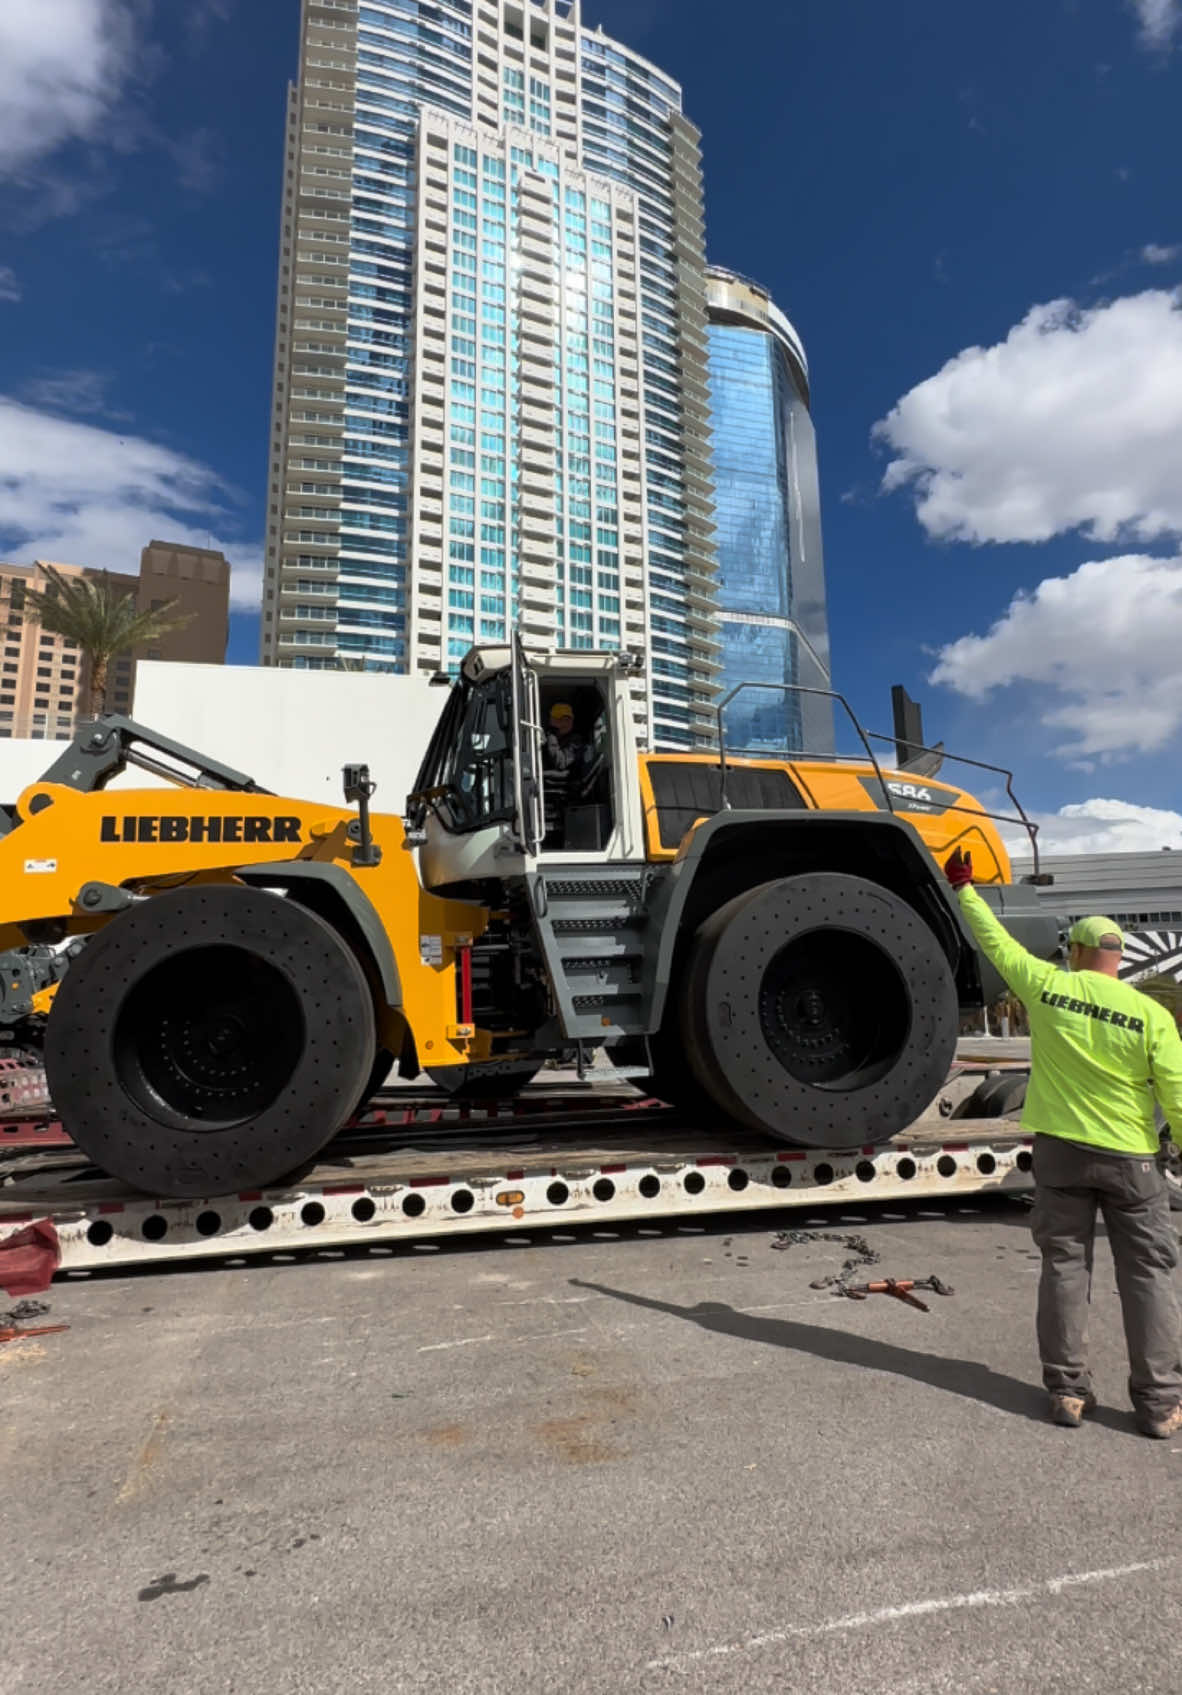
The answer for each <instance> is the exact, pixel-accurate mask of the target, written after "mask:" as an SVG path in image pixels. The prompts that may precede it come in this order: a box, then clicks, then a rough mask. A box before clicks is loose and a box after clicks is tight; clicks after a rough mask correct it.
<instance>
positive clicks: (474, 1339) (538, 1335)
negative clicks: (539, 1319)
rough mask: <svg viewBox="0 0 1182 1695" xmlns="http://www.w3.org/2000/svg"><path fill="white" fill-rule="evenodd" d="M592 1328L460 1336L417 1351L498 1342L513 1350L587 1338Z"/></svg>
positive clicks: (438, 1350) (437, 1350)
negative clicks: (513, 1348) (521, 1345)
mask: <svg viewBox="0 0 1182 1695" xmlns="http://www.w3.org/2000/svg"><path fill="white" fill-rule="evenodd" d="M590 1328H591V1326H590V1325H589V1324H580V1325H577V1326H575V1327H574V1328H572V1329H569V1330H536V1331H535V1332H534V1333H533V1335H532V1336H460V1337H457V1338H456V1340H455V1341H454V1342H428V1343H427V1345H426V1347H423V1348H418V1349H416V1350H415V1351H416V1352H417V1353H420V1354H436V1353H439V1352H440V1350H441V1349H443V1348H473V1347H475V1346H476V1345H477V1343H479V1342H496V1343H498V1344H499V1345H500V1346H501V1347H502V1348H512V1347H515V1346H520V1344H521V1343H522V1342H554V1341H561V1340H562V1339H563V1338H564V1337H566V1336H585V1335H586V1334H587V1332H588V1330H590Z"/></svg>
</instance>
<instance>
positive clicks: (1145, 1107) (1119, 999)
mask: <svg viewBox="0 0 1182 1695" xmlns="http://www.w3.org/2000/svg"><path fill="white" fill-rule="evenodd" d="M944 874H945V876H946V877H947V879H948V881H949V883H950V884H951V885H952V887H953V889H954V890H955V891H956V895H957V900H958V901H959V904H960V910H961V912H962V914H963V916H964V918H965V921H966V923H967V924H968V926H969V929H970V930H971V931H972V933H973V935H974V937H975V938H976V941H977V945H978V947H979V948H980V949H981V952H982V953H983V954H984V955H985V956H986V958H987V959H989V960H991V961H992V963H993V965H994V966H995V967H996V968H997V971H998V973H999V975H1000V976H1001V977H1002V978H1003V980H1004V981H1005V982H1006V983H1007V984H1008V985H1009V987H1010V988H1011V989H1012V990H1013V992H1014V994H1015V995H1017V997H1018V999H1019V1000H1020V1001H1021V1002H1022V1003H1023V1005H1024V1006H1025V1008H1026V1011H1027V1014H1028V1016H1029V1019H1030V1047H1031V1068H1030V1084H1029V1088H1028V1090H1027V1093H1026V1105H1025V1107H1024V1108H1023V1112H1022V1126H1023V1128H1024V1129H1026V1130H1030V1131H1033V1132H1034V1181H1035V1200H1034V1215H1033V1228H1034V1240H1035V1242H1036V1243H1037V1245H1038V1247H1039V1248H1040V1249H1041V1251H1042V1278H1041V1281H1040V1283H1039V1289H1038V1348H1039V1353H1040V1354H1041V1356H1042V1370H1043V1382H1044V1383H1045V1384H1046V1387H1047V1389H1048V1391H1049V1392H1050V1397H1051V1417H1052V1418H1053V1419H1054V1421H1055V1423H1056V1424H1064V1425H1069V1426H1075V1425H1078V1424H1079V1423H1080V1421H1081V1420H1082V1418H1083V1415H1084V1414H1085V1413H1086V1412H1088V1411H1090V1409H1091V1408H1092V1407H1094V1406H1095V1404H1096V1398H1095V1396H1094V1394H1093V1393H1092V1382H1091V1374H1090V1372H1089V1369H1088V1360H1087V1339H1088V1308H1089V1305H1090V1303H1091V1296H1092V1250H1093V1244H1094V1241H1095V1233H1096V1213H1097V1211H1099V1212H1100V1213H1101V1214H1102V1215H1103V1218H1104V1224H1105V1228H1106V1230H1107V1232H1108V1242H1109V1246H1110V1247H1111V1249H1112V1257H1113V1260H1114V1262H1115V1265H1116V1283H1117V1288H1118V1290H1119V1292H1120V1304H1121V1313H1122V1315H1123V1318H1124V1328H1125V1340H1126V1343H1127V1344H1128V1350H1129V1366H1130V1376H1129V1394H1130V1397H1131V1399H1132V1402H1133V1408H1134V1412H1135V1414H1136V1418H1137V1424H1138V1427H1139V1428H1140V1429H1141V1430H1143V1431H1144V1432H1145V1434H1146V1435H1147V1436H1158V1437H1167V1436H1176V1435H1177V1434H1178V1433H1179V1432H1180V1431H1182V1319H1180V1318H1179V1311H1178V1303H1177V1298H1176V1296H1175V1291H1174V1283H1173V1273H1174V1269H1175V1267H1176V1266H1177V1264H1178V1245H1177V1239H1176V1237H1175V1233H1174V1228H1173V1222H1172V1220H1171V1218H1170V1203H1169V1194H1168V1190H1167V1187H1166V1181H1165V1177H1164V1174H1163V1173H1162V1171H1161V1168H1160V1166H1159V1165H1158V1163H1157V1158H1156V1156H1157V1153H1158V1132H1157V1128H1156V1122H1155V1117H1154V1110H1153V1107H1154V1100H1155V1099H1156V1101H1157V1103H1158V1105H1159V1106H1160V1107H1161V1109H1162V1111H1163V1113H1164V1114H1165V1116H1166V1118H1167V1119H1168V1120H1169V1123H1170V1128H1171V1134H1172V1135H1173V1137H1174V1140H1175V1141H1180V1140H1182V1038H1180V1037H1179V1035H1178V1029H1177V1026H1176V1025H1175V1023H1174V1020H1173V1018H1172V1017H1171V1016H1170V1014H1169V1013H1168V1012H1167V1011H1166V1010H1165V1008H1164V1007H1162V1006H1159V1005H1158V1003H1157V1002H1156V1001H1152V1000H1150V999H1149V997H1148V995H1143V994H1141V993H1140V991H1139V990H1137V989H1134V988H1133V987H1132V986H1131V985H1130V984H1128V983H1123V982H1121V980H1120V978H1119V976H1118V972H1119V970H1120V959H1121V953H1122V951H1123V948H1124V937H1123V936H1122V935H1121V932H1120V930H1119V929H1118V928H1117V926H1116V925H1115V924H1114V923H1113V922H1112V920H1111V919H1108V918H1081V919H1080V920H1079V921H1078V922H1077V923H1076V924H1074V925H1073V926H1072V928H1071V931H1070V934H1069V937H1068V941H1069V943H1070V947H1071V953H1070V958H1069V960H1068V969H1067V971H1066V972H1064V971H1062V970H1061V969H1060V968H1059V967H1058V966H1057V965H1055V964H1053V963H1051V962H1049V961H1047V960H1042V959H1036V958H1035V957H1034V955H1033V954H1031V953H1027V951H1026V949H1025V948H1024V947H1021V946H1020V945H1019V943H1017V942H1016V941H1015V940H1014V938H1013V937H1012V936H1011V935H1010V934H1009V932H1008V931H1007V930H1006V929H1004V927H1003V926H1002V925H1001V924H1000V923H999V922H998V920H997V918H996V917H995V916H994V913H993V911H992V909H991V908H990V907H989V906H988V905H987V904H986V902H985V901H984V900H982V898H981V896H980V895H979V894H978V893H977V891H976V890H975V889H974V888H973V865H972V860H971V858H969V857H968V856H967V855H962V854H961V852H960V850H959V848H958V849H957V851H956V852H955V853H954V854H953V855H952V857H951V858H950V859H949V861H948V863H947V864H946V865H945V867H944Z"/></svg>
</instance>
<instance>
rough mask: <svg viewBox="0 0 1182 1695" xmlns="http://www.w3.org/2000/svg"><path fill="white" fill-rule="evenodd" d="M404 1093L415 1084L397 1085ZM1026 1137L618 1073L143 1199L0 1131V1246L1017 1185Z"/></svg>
mask: <svg viewBox="0 0 1182 1695" xmlns="http://www.w3.org/2000/svg"><path fill="white" fill-rule="evenodd" d="M412 1096H413V1097H414V1098H410V1097H412ZM1030 1165H1031V1144H1030V1139H1029V1137H1026V1136H1023V1135H1022V1134H1021V1132H1020V1131H1019V1130H1018V1129H1017V1127H1016V1126H1015V1125H1014V1123H1013V1122H1012V1121H1010V1120H1007V1119H990V1120H984V1121H982V1120H969V1119H957V1120H945V1121H941V1120H940V1119H938V1118H935V1119H932V1120H930V1121H928V1120H924V1121H923V1122H922V1123H921V1124H920V1125H917V1126H915V1127H913V1129H912V1130H911V1131H910V1132H909V1133H908V1134H906V1135H905V1136H903V1137H901V1138H899V1139H898V1140H897V1141H896V1142H892V1143H890V1144H888V1145H887V1146H885V1147H878V1148H869V1147H868V1148H863V1149H852V1150H850V1149H843V1150H840V1151H833V1152H827V1151H824V1150H818V1149H807V1150H806V1149H803V1148H788V1147H785V1146H783V1144H782V1143H778V1142H772V1141H770V1140H768V1139H766V1138H763V1137H759V1136H757V1135H754V1134H751V1135H748V1134H747V1133H745V1132H735V1131H730V1130H720V1131H718V1132H716V1133H713V1134H712V1133H710V1132H709V1131H707V1130H702V1129H697V1128H689V1127H687V1126H686V1125H685V1123H684V1121H682V1120H680V1119H679V1117H678V1115H677V1114H676V1113H675V1112H674V1111H673V1110H672V1109H671V1108H668V1107H663V1106H659V1105H658V1104H657V1103H655V1102H651V1101H646V1100H644V1099H642V1098H641V1097H639V1096H637V1095H636V1094H635V1092H634V1091H630V1090H628V1089H627V1088H626V1086H621V1085H613V1084H611V1083H598V1082H596V1083H589V1084H582V1085H578V1084H574V1085H571V1086H570V1087H568V1088H567V1089H553V1088H550V1089H539V1090H537V1091H532V1090H531V1091H527V1092H526V1094H525V1095H524V1096H523V1097H521V1099H519V1100H518V1101H516V1102H514V1103H512V1104H511V1105H508V1104H501V1105H496V1106H493V1105H490V1106H489V1107H488V1108H486V1109H481V1108H476V1107H474V1108H455V1107H450V1106H447V1105H444V1104H441V1102H440V1098H439V1096H438V1095H437V1094H435V1095H430V1096H427V1095H423V1096H421V1097H420V1096H418V1095H417V1093H416V1092H414V1091H407V1090H399V1091H396V1092H395V1095H393V1096H392V1097H388V1098H387V1102H386V1103H385V1104H383V1105H382V1106H380V1107H379V1108H378V1110H377V1111H376V1112H371V1113H369V1114H367V1115H366V1117H365V1118H364V1119H363V1120H361V1121H359V1122H358V1123H357V1124H356V1125H353V1126H350V1127H349V1128H348V1129H347V1130H345V1131H344V1132H342V1134H341V1135H340V1136H339V1137H338V1138H337V1139H336V1140H335V1141H334V1142H333V1143H331V1144H330V1145H329V1147H327V1148H326V1149H325V1150H324V1153H323V1155H322V1156H321V1158H320V1160H319V1161H318V1162H317V1164H316V1166H315V1167H314V1169H312V1170H311V1171H310V1172H308V1174H307V1175H306V1176H304V1177H301V1178H300V1179H299V1180H297V1181H292V1182H290V1183H288V1184H285V1185H283V1186H281V1187H275V1188H270V1189H260V1190H244V1191H242V1192H240V1193H238V1194H235V1195H230V1196H222V1197H219V1198H216V1199H210V1200H208V1201H155V1200H151V1199H149V1198H147V1197H146V1196H143V1195H140V1194H137V1193H135V1192H134V1191H132V1190H128V1189H126V1188H123V1187H122V1186H121V1185H120V1184H118V1183H117V1182H115V1181H114V1180H113V1179H111V1178H108V1177H105V1176H103V1175H102V1174H101V1173H99V1172H97V1171H95V1170H94V1168H93V1167H91V1166H88V1165H87V1164H86V1162H85V1160H84V1159H83V1157H82V1156H81V1154H79V1153H78V1151H77V1150H76V1149H74V1148H72V1147H71V1146H69V1145H65V1146H45V1145H44V1144H42V1145H41V1146H33V1147H29V1146H28V1145H25V1146H23V1147H19V1148H18V1147H9V1148H8V1150H7V1151H5V1150H4V1148H3V1145H2V1144H0V1287H2V1286H3V1272H4V1246H3V1245H4V1242H5V1240H6V1239H8V1238H13V1237H15V1236H16V1235H17V1234H18V1233H19V1232H20V1231H21V1230H22V1228H27V1227H28V1226H30V1225H34V1224H38V1223H41V1222H45V1221H47V1222H48V1223H50V1224H52V1225H53V1227H54V1228H55V1230H56V1232H57V1239H58V1244H59V1249H60V1262H59V1266H58V1269H59V1271H60V1272H63V1273H86V1272H93V1271H102V1270H108V1269H114V1268H118V1267H123V1266H136V1265H152V1264H165V1263H168V1262H173V1261H180V1260H209V1259H238V1258H240V1257H242V1256H244V1255H248V1254H251V1255H257V1254H290V1253H292V1252H296V1251H307V1250H317V1249H324V1248H334V1249H340V1248H345V1247H363V1246H366V1245H371V1246H382V1245H387V1246H392V1245H394V1244H397V1243H407V1242H425V1241H430V1240H435V1241H440V1242H442V1241H444V1240H446V1239H447V1238H449V1237H453V1236H457V1235H473V1234H476V1233H479V1232H496V1231H499V1232H518V1233H520V1232H522V1231H526V1230H531V1231H532V1230H537V1229H542V1230H545V1231H547V1232H550V1231H555V1230H559V1231H566V1230H569V1229H571V1228H573V1227H579V1226H584V1227H585V1226H588V1225H592V1226H598V1225H612V1224H615V1225H619V1224H634V1223H638V1222H642V1221H645V1220H658V1219H674V1218H679V1219H692V1218H700V1217H706V1216H709V1215H710V1214H712V1213H720V1212H727V1213H735V1212H754V1211H759V1210H761V1209H766V1210H769V1211H771V1210H782V1209H784V1208H789V1207H791V1208H808V1209H810V1210H813V1211H815V1210H816V1209H817V1207H819V1206H825V1207H829V1206H845V1207H848V1206H849V1205H850V1204H851V1203H856V1204H864V1203H866V1202H880V1201H911V1202H914V1201H920V1200H926V1199H933V1198H937V1197H939V1198H943V1199H956V1198H968V1197H971V1196H982V1195H986V1194H996V1193H1011V1194H1018V1193H1021V1192H1023V1191H1025V1190H1028V1189H1030V1188H1031V1187H1032V1179H1031V1176H1030Z"/></svg>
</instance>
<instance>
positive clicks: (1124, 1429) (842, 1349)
mask: <svg viewBox="0 0 1182 1695" xmlns="http://www.w3.org/2000/svg"><path fill="white" fill-rule="evenodd" d="M568 1282H569V1283H570V1284H571V1285H572V1286H573V1287H574V1288H576V1289H593V1290H594V1291H595V1292H596V1294H599V1295H607V1296H609V1297H610V1299H612V1300H613V1301H624V1302H625V1303H626V1304H627V1305H628V1306H633V1307H648V1308H649V1309H650V1310H651V1311H653V1312H664V1313H669V1314H670V1315H671V1316H672V1317H673V1318H685V1319H688V1320H689V1321H690V1323H691V1324H696V1325H698V1326H699V1327H700V1328H701V1329H703V1330H713V1331H715V1332H716V1333H717V1334H719V1335H722V1336H737V1337H740V1338H741V1339H743V1340H744V1341H748V1342H761V1343H765V1344H766V1345H767V1346H769V1347H773V1348H789V1349H791V1350H792V1351H793V1352H794V1353H798V1354H811V1355H812V1356H813V1357H814V1358H815V1359H822V1360H831V1361H832V1362H833V1363H834V1364H836V1365H856V1366H862V1367H863V1368H865V1369H866V1370H868V1371H889V1372H892V1373H893V1374H894V1375H895V1376H896V1377H910V1378H911V1379H912V1381H913V1382H915V1383H926V1384H927V1385H928V1386H929V1387H930V1388H933V1389H944V1390H947V1391H949V1392H950V1393H952V1394H954V1395H963V1396H964V1397H965V1399H966V1400H970V1401H983V1402H984V1403H985V1405H986V1406H990V1407H996V1408H997V1409H998V1411H999V1412H1004V1413H1012V1414H1013V1415H1014V1417H1015V1418H1028V1419H1032V1420H1033V1421H1034V1422H1035V1423H1037V1424H1046V1423H1047V1401H1046V1395H1045V1393H1044V1392H1043V1391H1042V1390H1041V1389H1039V1388H1036V1387H1035V1385H1034V1384H1032V1383H1024V1382H1023V1381H1022V1380H1021V1379H1020V1378H1017V1377H1007V1376H1006V1375H1005V1373H1004V1372H1000V1371H994V1370H993V1369H992V1367H990V1366H987V1365H982V1364H981V1362H980V1361H979V1360H957V1359H946V1358H944V1357H943V1356H942V1355H940V1354H924V1353H920V1352H919V1351H918V1350H917V1349H914V1348H900V1347H899V1346H898V1345H897V1344H896V1343H894V1342H881V1341H879V1340H878V1338H877V1337H875V1336H855V1335H852V1334H851V1333H850V1332H849V1331H846V1330H830V1329H828V1328H827V1327H826V1326H824V1325H819V1324H801V1323H800V1322H799V1321H798V1320H796V1319H792V1318H763V1317H757V1316H754V1315H750V1314H748V1313H744V1312H737V1311H736V1310H735V1308H734V1307H728V1306H727V1305H726V1304H725V1303H724V1302H722V1301H699V1302H698V1304H697V1306H693V1307H680V1306H677V1305H675V1304H674V1303H673V1302H672V1301H657V1300H654V1299H653V1298H652V1297H651V1296H649V1295H635V1294H631V1293H630V1292H629V1291H628V1290H626V1289H611V1288H608V1286H607V1285H606V1284H603V1283H588V1282H585V1281H584V1280H583V1279H582V1278H579V1277H571V1278H569V1279H568ZM884 1298H885V1297H884ZM1088 1422H1089V1423H1090V1424H1102V1425H1103V1426H1104V1427H1105V1428H1106V1429H1108V1430H1116V1431H1118V1432H1119V1433H1120V1434H1121V1435H1129V1434H1130V1433H1131V1432H1132V1431H1133V1429H1134V1426H1133V1419H1132V1415H1131V1414H1128V1415H1125V1416H1123V1417H1122V1415H1121V1414H1120V1413H1119V1412H1117V1411H1116V1410H1115V1409H1114V1408H1110V1407H1097V1409H1096V1410H1095V1412H1093V1413H1090V1414H1089V1415H1088Z"/></svg>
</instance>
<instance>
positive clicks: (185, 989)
mask: <svg viewBox="0 0 1182 1695" xmlns="http://www.w3.org/2000/svg"><path fill="white" fill-rule="evenodd" d="M374 1058H375V1038H374V1009H373V1001H372V997H371V994H370V990H369V987H368V985H367V983H366V980H365V975H364V972H363V971H362V968H361V966H360V964H359V963H358V961H357V958H356V956H355V955H354V953H353V952H352V950H351V949H350V947H349V946H348V944H347V943H346V942H344V941H343V940H342V939H341V937H340V936H339V935H338V934H337V933H336V931H335V930H333V929H332V927H331V926H330V925H329V924H327V923H326V922H325V920H324V919H322V918H320V917H318V916H317V915H316V914H315V913H313V912H309V911H308V910H307V909H306V908H305V907H301V906H297V905H296V904H295V903H294V902H293V901H289V900H284V899H282V898H280V897H278V896H276V895H270V894H266V893H264V892H263V891H261V890H258V889H248V888H242V887H239V886H236V885H209V886H206V887H203V888H197V889H181V890H176V891H173V892H171V893H169V894H164V895H158V896H156V897H154V898H153V899H151V900H147V901H143V902H142V903H140V904H138V905H136V906H134V907H132V908H131V909H130V910H129V911H127V912H125V913H123V914H122V915H121V916H119V917H118V918H115V919H114V920H112V922H111V923H110V924H109V925H108V926H107V927H106V929H104V930H102V931H100V932H99V933H98V934H97V935H96V936H95V937H94V939H93V940H92V941H91V942H90V944H89V946H88V947H87V948H86V949H85V951H84V952H83V954H82V955H81V957H80V958H79V959H77V960H76V961H75V963H74V964H73V965H72V966H71V967H70V970H69V971H68V972H67V974H66V977H65V979H64V981H63V982H62V985H61V987H60V989H59V990H58V993H57V996H56V999H55V1001H54V1004H53V1009H52V1011H51V1013H50V1016H49V1024H48V1029H47V1032H46V1043H45V1069H46V1074H47V1076H48V1080H49V1088H50V1092H51V1095H52V1097H53V1100H54V1104H55V1105H56V1107H57V1109H58V1111H59V1112H60V1114H61V1117H62V1122H63V1123H64V1125H65V1127H66V1129H67V1130H68V1131H69V1133H70V1134H71V1136H73V1138H74V1140H75V1141H76V1142H77V1144H78V1146H79V1147H80V1148H81V1149H82V1151H83V1153H84V1154H86V1156H87V1158H88V1159H91V1160H93V1162H94V1163H95V1164H96V1165H98V1166H100V1167H101V1168H102V1169H103V1170H104V1171H108V1172H110V1173H111V1175H112V1176H114V1177H118V1178H121V1179H122V1180H123V1181H124V1182H126V1183H131V1184H133V1185H134V1186H135V1187H136V1188H138V1189H144V1190H147V1191H148V1193H149V1194H153V1195H161V1196H174V1197H177V1198H191V1197H201V1198H205V1197H207V1196H214V1195H220V1194H225V1193H227V1192H233V1191H236V1190H240V1189H257V1188H260V1187H264V1186H266V1185H268V1184H272V1183H276V1182H278V1181H279V1180H280V1179H281V1178H283V1177H284V1176H285V1175H286V1174H287V1173H288V1172H290V1171H291V1170H292V1169H293V1168H295V1167H297V1166H300V1165H303V1164H305V1163H306V1162H307V1161H308V1160H310V1159H313V1158H314V1157H315V1155H316V1154H318V1153H319V1152H320V1150H321V1148H323V1147H324V1145H325V1143H326V1142H328V1141H330V1140H331V1138H332V1137H333V1136H334V1135H335V1134H336V1132H337V1130H338V1129H339V1128H340V1127H341V1125H342V1124H344V1123H345V1122H346V1120H347V1119H348V1117H349V1115H350V1112H351V1111H352V1108H353V1106H354V1104H355V1103H356V1101H357V1100H358V1098H359V1096H360V1095H361V1092H362V1089H363V1088H364V1087H365V1084H366V1082H367V1079H368V1078H369V1075H370V1072H371V1070H372V1068H373V1065H374Z"/></svg>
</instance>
